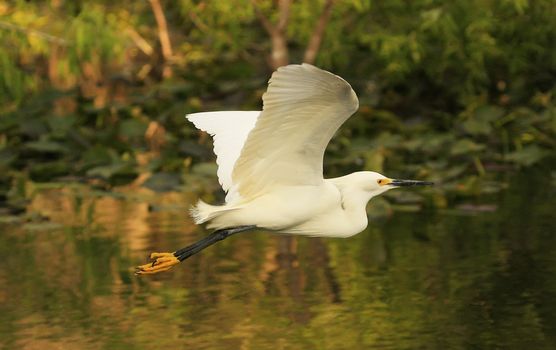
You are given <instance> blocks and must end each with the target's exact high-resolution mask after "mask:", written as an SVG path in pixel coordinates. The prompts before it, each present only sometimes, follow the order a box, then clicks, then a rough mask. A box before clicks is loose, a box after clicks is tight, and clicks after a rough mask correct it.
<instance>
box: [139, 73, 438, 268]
mask: <svg viewBox="0 0 556 350" xmlns="http://www.w3.org/2000/svg"><path fill="white" fill-rule="evenodd" d="M358 105H359V102H358V100H357V96H356V95H355V92H354V91H353V90H352V89H351V86H350V85H349V84H348V83H347V82H346V81H345V80H344V79H342V78H340V77H339V76H337V75H334V74H332V73H329V72H326V71H324V70H321V69H318V68H316V67H313V66H311V65H309V64H302V65H290V66H286V67H282V68H279V69H278V70H277V71H276V72H274V74H272V77H271V79H270V82H269V87H268V91H267V92H266V93H265V94H264V95H263V110H262V112H210V113H196V114H190V115H188V116H187V119H189V120H190V121H191V122H192V123H193V124H195V126H196V127H197V128H199V129H201V130H204V131H206V132H208V133H209V134H211V135H212V136H213V138H214V152H215V153H216V162H217V163H218V179H219V181H220V184H221V185H222V188H223V189H224V191H226V192H227V195H226V203H225V204H224V205H220V206H217V205H210V204H207V203H205V202H203V201H199V202H198V203H197V205H196V206H195V207H194V208H192V209H191V215H192V217H193V218H194V219H195V222H196V223H197V224H202V223H207V226H208V227H209V228H214V229H216V231H215V232H212V233H211V234H210V235H208V236H206V237H204V238H202V239H201V240H199V241H197V242H195V243H193V244H191V245H189V246H187V247H184V248H182V249H179V250H176V251H175V252H172V253H152V254H151V259H152V260H153V261H152V262H150V263H147V264H144V265H141V266H138V267H137V271H136V273H137V274H138V275H145V274H154V273H158V272H162V271H167V270H169V269H170V268H171V267H172V266H174V265H176V264H178V263H180V262H181V261H183V260H185V259H187V258H189V257H191V256H192V255H194V254H196V253H198V252H200V251H201V250H203V249H205V248H206V247H208V246H210V245H212V244H214V243H216V242H218V241H221V240H223V239H226V238H227V237H229V236H230V235H233V234H236V233H239V232H243V231H246V230H250V229H253V228H255V227H258V228H262V229H266V230H270V231H274V232H280V233H291V234H298V235H308V236H325V237H349V236H352V235H354V234H357V233H359V232H361V231H362V230H364V229H365V227H367V212H366V210H365V206H366V205H367V202H368V201H369V200H370V199H371V198H372V197H373V196H376V195H379V194H381V193H383V192H385V191H387V190H389V189H391V188H395V187H398V186H413V185H428V184H431V183H428V182H423V181H414V180H392V179H389V178H387V177H385V176H384V175H381V174H379V173H375V172H371V171H361V172H356V173H353V174H349V175H346V176H342V177H338V178H333V179H324V178H323V176H322V161H323V156H324V150H325V148H326V145H327V144H328V142H329V141H330V139H331V138H332V136H333V135H334V133H335V132H336V130H337V129H338V128H339V127H340V125H342V123H343V122H344V121H346V119H348V118H349V117H350V115H352V114H353V113H354V112H355V111H356V110H357V107H358Z"/></svg>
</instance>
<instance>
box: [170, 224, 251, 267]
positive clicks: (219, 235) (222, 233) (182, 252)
mask: <svg viewBox="0 0 556 350" xmlns="http://www.w3.org/2000/svg"><path fill="white" fill-rule="evenodd" d="M255 227H256V226H255V225H251V226H238V227H233V228H228V229H223V230H218V231H214V232H213V233H211V234H210V235H208V236H206V237H205V238H203V239H200V240H198V241H197V242H195V243H193V244H192V245H190V246H187V247H185V248H182V249H179V250H177V251H175V252H174V256H175V257H176V258H178V260H179V261H180V262H182V261H184V260H185V259H187V258H189V257H190V256H192V255H195V254H197V253H198V252H200V251H201V250H203V249H205V248H207V247H209V246H211V245H213V244H214V243H216V242H219V241H221V240H223V239H226V238H228V237H230V236H231V235H234V234H236V233H240V232H244V231H247V230H252V229H254V228H255Z"/></svg>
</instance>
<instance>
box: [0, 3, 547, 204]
mask: <svg viewBox="0 0 556 350" xmlns="http://www.w3.org/2000/svg"><path fill="white" fill-rule="evenodd" d="M554 13H556V2H555V1H553V0H536V1H530V0H487V1H484V0H455V1H439V0H414V1H401V0H389V1H371V0H345V1H332V0H309V1H288V0H280V1H269V0H253V1H249V0H230V1H202V0H179V1H165V0H149V1H131V0H121V1H104V0H101V1H89V0H74V1H64V0H48V1H47V0H44V1H22V0H21V1H18V0H14V1H0V40H1V43H2V45H0V115H1V116H0V201H1V202H2V203H3V205H2V206H4V207H8V208H10V210H11V211H17V210H18V208H23V207H24V202H25V192H26V189H25V188H26V186H28V183H29V182H34V183H36V182H60V181H62V182H67V181H72V182H74V181H78V182H84V183H88V184H90V185H92V186H95V187H100V188H102V189H109V188H112V187H113V186H122V185H125V186H130V187H132V188H133V187H134V186H146V187H149V188H151V189H154V190H156V191H167V190H173V189H179V188H180V187H182V186H190V187H195V186H198V187H199V189H200V192H202V193H204V195H206V196H208V195H211V193H214V192H216V190H217V188H218V187H217V181H215V180H214V179H215V176H216V171H215V164H214V162H213V155H212V152H211V146H210V144H211V140H210V138H209V137H207V136H206V135H205V134H202V133H200V132H198V131H196V130H195V129H194V128H193V126H192V125H191V124H189V123H188V122H187V121H186V120H185V119H184V115H185V114H186V113H193V112H198V111H211V110H257V109H260V108H261V96H262V93H263V92H264V91H265V89H266V82H267V80H268V78H269V76H270V74H271V72H272V71H273V70H274V69H275V68H276V67H278V66H280V65H283V64H287V63H300V62H303V61H305V62H311V63H314V64H316V65H317V66H319V67H321V68H324V69H327V70H330V71H332V72H334V73H336V74H338V75H340V76H342V77H344V78H345V79H346V80H347V81H349V82H350V83H351V84H352V86H353V88H354V89H355V91H356V92H357V93H358V95H359V98H360V105H361V108H360V110H359V111H358V112H357V114H356V115H355V117H354V118H351V119H350V120H349V121H348V123H347V125H346V126H345V127H343V128H342V129H341V131H340V132H339V134H338V135H337V137H336V138H335V139H334V140H333V141H332V143H331V145H330V147H329V149H328V151H327V156H326V160H325V167H326V173H327V175H329V176H333V175H339V174H341V173H342V172H344V171H347V170H355V169H358V170H361V169H367V170H375V171H380V172H382V171H384V172H385V173H387V174H389V175H391V176H404V177H415V178H421V179H431V180H435V181H438V182H439V183H440V185H439V186H436V187H435V188H434V189H431V190H430V191H431V192H429V193H428V194H429V195H430V196H428V197H427V198H428V199H423V198H413V197H408V196H414V197H415V196H417V195H415V194H413V195H411V194H407V193H406V194H403V195H404V196H406V197H404V198H398V197H396V196H399V195H401V194H399V195H398V194H392V195H391V196H390V197H389V199H388V200H387V201H384V204H385V205H387V206H389V205H392V203H396V201H398V202H399V203H398V204H406V205H409V206H408V208H412V205H413V206H415V205H414V203H420V204H419V205H417V206H421V205H423V204H426V205H430V206H434V207H445V206H447V205H448V204H450V203H451V202H452V201H458V200H459V199H461V198H472V197H473V196H477V195H480V194H484V193H487V192H495V191H498V190H500V189H501V188H503V187H504V181H501V178H502V179H503V178H504V177H503V176H502V177H501V176H499V174H500V173H502V174H505V173H508V172H511V171H515V170H518V169H521V168H523V167H530V166H535V165H537V164H547V162H550V160H554V154H555V153H554V149H555V146H556V139H555V134H556V109H555V96H554V94H555V92H556V84H555V82H556V79H555V78H556V50H555V49H554V44H555V43H556V22H555V21H554ZM551 176H552V178H553V179H554V178H556V175H555V174H554V172H552V173H551ZM553 182H554V180H553ZM412 203H413V204H412Z"/></svg>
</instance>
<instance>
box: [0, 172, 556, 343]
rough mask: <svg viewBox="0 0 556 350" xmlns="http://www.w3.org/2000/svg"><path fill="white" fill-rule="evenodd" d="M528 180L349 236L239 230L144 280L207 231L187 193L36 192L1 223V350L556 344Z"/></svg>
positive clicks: (548, 242)
mask: <svg viewBox="0 0 556 350" xmlns="http://www.w3.org/2000/svg"><path fill="white" fill-rule="evenodd" d="M536 179H538V180H535V181H531V177H530V176H525V175H524V176H516V178H515V179H514V180H513V181H512V186H511V188H510V189H509V190H507V191H505V192H503V193H501V194H499V195H497V196H496V197H489V198H475V199H472V202H474V203H473V204H474V205H473V206H468V207H464V208H462V209H460V210H446V211H442V212H420V213H403V212H395V213H394V214H393V215H392V216H390V217H388V218H386V219H382V220H379V221H378V222H374V223H372V224H371V226H370V227H369V228H368V229H367V230H366V231H365V232H363V233H361V234H359V235H358V236H356V237H353V238H349V239H317V238H289V237H277V236H273V235H269V234H265V233H264V232H256V233H245V234H240V235H237V236H235V237H233V238H230V239H229V240H226V241H223V242H220V243H219V244H217V245H215V246H212V247H210V248H209V249H207V250H205V251H203V252H202V253H201V254H199V255H196V256H194V257H192V258H191V259H189V260H187V261H186V262H185V263H184V264H181V266H178V267H176V268H174V269H173V270H172V271H171V272H169V273H165V274H160V275H156V276H148V277H136V276H134V275H133V269H132V267H133V266H135V265H137V264H140V263H143V262H144V261H145V259H146V257H147V255H148V253H149V252H150V251H153V250H154V251H172V250H175V249H176V248H179V247H182V246H184V245H187V244H189V243H191V242H192V241H194V240H196V239H198V238H200V237H202V236H203V235H204V234H206V233H205V232H203V231H202V230H201V229H198V228H196V227H195V226H194V225H193V224H192V223H191V221H190V219H189V218H188V217H187V215H186V210H187V207H188V206H189V204H190V203H191V202H193V201H194V195H193V194H187V193H171V194H165V195H154V194H152V193H148V192H146V191H133V192H131V191H127V192H126V191H124V192H123V193H120V194H118V193H116V194H106V193H102V192H95V191H92V190H90V189H86V188H83V187H80V186H64V187H62V188H59V187H53V188H48V187H47V188H37V189H36V190H35V194H34V195H33V196H32V198H33V200H32V202H31V203H30V204H29V207H28V213H34V214H31V215H27V216H26V219H25V220H22V219H21V218H17V217H2V218H0V219H1V221H2V223H1V224H0V229H1V233H0V253H1V256H2V268H0V286H1V287H0V347H2V346H3V347H4V348H6V349H16V348H17V349H161V348H166V347H171V348H172V349H555V348H556V232H555V231H556V230H555V228H556V226H555V223H554V214H553V212H554V208H555V204H556V203H555V200H554V195H555V191H554V186H553V184H551V183H550V181H549V180H548V181H545V179H544V178H542V176H539V175H536ZM45 218H48V220H46V219H45Z"/></svg>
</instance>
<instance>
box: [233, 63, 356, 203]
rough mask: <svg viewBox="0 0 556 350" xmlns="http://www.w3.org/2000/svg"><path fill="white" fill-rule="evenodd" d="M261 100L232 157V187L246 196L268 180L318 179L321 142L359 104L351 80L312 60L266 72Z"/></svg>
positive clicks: (260, 190)
mask: <svg viewBox="0 0 556 350" xmlns="http://www.w3.org/2000/svg"><path fill="white" fill-rule="evenodd" d="M263 106H264V107H263V111H262V113H261V115H260V116H259V118H257V121H256V124H255V127H254V128H253V130H251V132H250V133H249V135H248V137H247V140H246V141H245V145H244V146H243V149H242V151H241V154H240V156H239V158H238V159H237V161H236V162H235V166H234V169H233V172H232V182H233V184H234V190H237V191H238V192H239V194H240V195H241V197H242V198H244V199H249V198H254V197H256V196H258V195H260V194H262V193H265V192H267V191H269V190H270V189H271V188H272V187H274V186H280V185H289V186H295V185H318V184H320V183H322V181H323V176H322V161H323V156H324V151H325V148H326V146H327V144H328V142H329V141H330V139H331V138H332V136H333V135H334V133H335V132H336V130H337V129H338V128H339V127H340V125H342V123H344V121H346V120H347V119H348V118H349V117H350V116H351V115H352V114H353V113H354V112H355V111H356V110H357V108H358V107H359V101H358V100H357V96H356V95H355V92H354V91H353V90H352V88H351V86H350V85H349V84H348V83H347V82H346V81H345V80H343V79H342V78H340V77H339V76H337V75H334V74H332V73H330V72H327V71H324V70H321V69H319V68H317V67H314V66H312V65H309V64H303V65H289V66H285V67H281V68H279V69H278V70H277V71H276V72H274V74H273V75H272V77H271V79H270V81H269V88H268V90H267V92H266V93H265V94H264V95H263Z"/></svg>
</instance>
